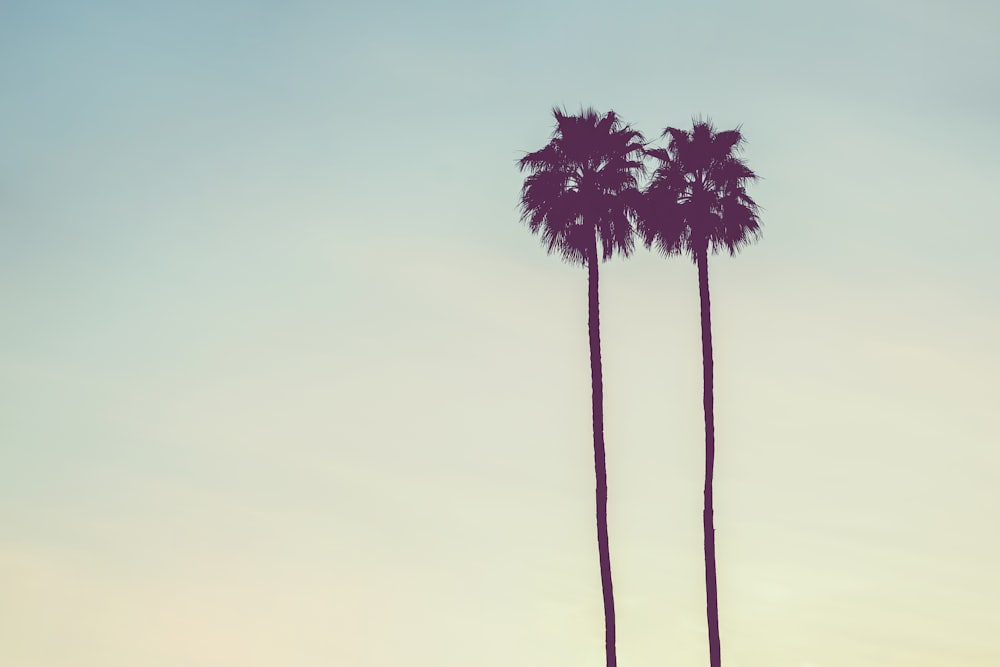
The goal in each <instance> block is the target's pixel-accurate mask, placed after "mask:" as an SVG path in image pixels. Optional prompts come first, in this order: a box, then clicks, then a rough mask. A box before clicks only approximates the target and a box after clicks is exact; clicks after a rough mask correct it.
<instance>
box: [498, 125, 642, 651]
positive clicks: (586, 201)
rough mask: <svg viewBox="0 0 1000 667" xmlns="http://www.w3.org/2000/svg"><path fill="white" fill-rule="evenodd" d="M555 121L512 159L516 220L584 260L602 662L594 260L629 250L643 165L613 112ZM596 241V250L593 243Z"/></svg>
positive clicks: (602, 465) (609, 630)
mask: <svg viewBox="0 0 1000 667" xmlns="http://www.w3.org/2000/svg"><path fill="white" fill-rule="evenodd" d="M553 114H554V115H555V119H556V128H555V131H554V132H553V135H552V139H551V140H550V141H549V143H548V144H547V145H546V146H545V147H544V148H542V149H540V150H538V151H535V152H534V153H529V154H527V155H525V156H524V157H523V158H521V160H520V161H519V163H518V166H519V168H520V169H521V171H525V170H528V171H530V172H531V173H530V175H529V176H527V177H526V178H525V180H524V186H523V187H522V188H521V219H522V220H523V221H525V222H527V224H528V228H529V229H530V230H531V232H532V233H533V234H540V235H541V239H542V242H543V244H544V245H545V246H546V250H547V251H548V252H550V253H553V252H555V253H558V254H560V255H561V256H562V258H563V259H564V260H566V261H568V262H570V263H571V264H582V265H583V266H586V267H587V276H588V281H587V284H588V292H587V294H588V305H589V316H588V331H589V334H590V379H591V391H592V408H593V429H594V469H595V474H596V477H597V492H596V495H597V550H598V554H599V557H600V566H601V587H602V590H603V593H604V631H605V652H606V654H607V667H615V665H616V664H617V661H616V654H615V601H614V591H613V589H612V585H611V554H610V550H609V547H608V479H607V464H606V460H605V451H604V387H603V379H602V372H601V335H600V313H599V309H598V284H597V280H598V270H597V268H598V263H599V261H600V259H599V258H603V259H604V260H605V261H606V260H608V259H610V258H611V256H612V255H613V254H615V253H616V252H617V253H619V254H621V255H623V256H627V255H629V254H630V253H631V252H632V249H633V227H632V220H633V216H634V206H635V204H636V202H637V201H638V194H639V193H638V190H637V182H636V174H637V173H641V172H642V169H643V167H642V155H643V154H642V146H643V144H642V135H641V134H640V133H639V132H637V131H635V130H633V129H631V128H630V127H629V126H628V125H625V124H623V123H622V122H621V120H620V119H619V118H618V116H617V115H615V113H614V112H613V111H610V112H608V113H607V114H604V115H599V114H597V113H596V112H595V111H594V110H593V109H586V110H583V111H581V112H580V114H578V115H568V114H566V113H565V112H563V111H561V110H559V109H558V108H556V109H553ZM598 242H600V246H601V247H600V250H598Z"/></svg>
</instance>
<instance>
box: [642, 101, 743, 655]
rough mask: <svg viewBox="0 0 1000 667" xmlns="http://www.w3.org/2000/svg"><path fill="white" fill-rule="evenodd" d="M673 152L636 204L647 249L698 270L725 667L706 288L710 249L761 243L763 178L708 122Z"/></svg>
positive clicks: (736, 138)
mask: <svg viewBox="0 0 1000 667" xmlns="http://www.w3.org/2000/svg"><path fill="white" fill-rule="evenodd" d="M662 136H663V137H669V141H668V144H667V148H665V149H663V148H654V149H649V150H647V151H646V153H647V154H648V155H650V156H651V157H654V158H656V160H657V162H658V163H659V164H658V166H657V167H656V169H655V170H654V172H653V177H652V180H651V182H650V184H649V186H648V187H647V188H646V190H645V191H644V193H643V197H642V201H641V202H640V204H639V205H638V219H637V221H636V226H637V230H638V232H639V234H640V235H641V236H642V239H643V241H644V242H645V244H646V246H647V247H652V246H656V248H657V249H658V250H659V251H660V252H662V253H663V254H664V255H667V256H670V255H675V254H686V255H689V256H690V257H691V258H692V259H693V260H694V262H695V264H696V265H697V267H698V290H699V294H700V301H701V348H702V367H703V371H704V395H703V399H704V410H705V492H704V493H705V508H704V512H703V517H702V518H703V523H704V531H705V592H706V602H707V604H706V612H707V617H708V644H709V658H710V664H711V667H720V665H721V664H722V656H721V644H720V640H719V601H718V587H717V584H716V564H715V520H714V508H713V498H712V493H713V487H712V483H713V474H714V465H715V406H714V387H713V375H714V367H713V361H712V319H711V302H710V298H709V289H708V255H709V251H711V252H713V253H714V252H718V251H720V250H725V251H727V252H729V253H730V254H731V255H735V254H736V252H737V251H739V250H740V249H741V248H742V247H744V246H746V245H748V244H750V243H752V242H754V241H755V240H757V239H758V238H759V237H760V221H759V219H758V207H757V204H756V203H755V202H754V201H753V199H751V198H750V197H749V196H748V195H747V193H746V186H747V184H748V183H751V182H753V181H755V180H756V179H757V175H756V174H754V173H753V171H751V170H750V168H749V167H747V165H746V163H745V162H743V160H741V159H740V158H739V157H738V153H739V152H740V149H741V147H742V144H743V136H742V134H741V133H740V131H739V129H735V130H727V131H723V132H716V130H715V128H714V127H713V126H712V124H711V122H710V121H707V120H706V121H701V120H695V121H694V124H693V128H692V129H691V130H690V131H685V130H679V129H677V128H673V127H668V128H667V129H666V130H665V131H664V132H663V135H662Z"/></svg>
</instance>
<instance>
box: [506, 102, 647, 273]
mask: <svg viewBox="0 0 1000 667" xmlns="http://www.w3.org/2000/svg"><path fill="white" fill-rule="evenodd" d="M552 112H553V114H554V115H555V118H556V129H555V131H554V132H553V136H552V139H551V140H550V141H549V143H548V144H547V145H546V146H545V147H544V148H542V149H540V150H538V151H535V152H534V153H529V154H527V155H525V156H524V157H523V158H521V160H520V161H519V162H518V166H519V168H520V169H521V171H524V170H526V169H527V170H531V171H532V172H533V173H532V174H530V175H529V176H528V177H527V178H525V181H524V186H523V187H522V188H521V219H522V220H524V221H525V222H527V223H528V228H529V229H530V230H531V232H532V233H533V234H534V233H541V238H542V242H543V243H544V244H545V245H546V249H547V250H548V252H550V253H551V252H558V253H559V254H561V255H562V257H563V259H565V260H566V261H568V262H570V263H573V264H585V263H587V260H588V257H590V256H591V255H590V253H591V252H592V251H594V255H593V256H594V257H595V258H596V256H597V255H596V239H597V238H599V239H600V240H601V247H602V251H603V252H602V254H603V257H604V259H605V260H606V259H609V258H610V257H611V256H612V255H613V254H614V253H615V252H618V253H620V254H622V255H625V256H627V255H629V254H630V253H631V252H632V249H633V245H634V244H633V229H632V219H633V217H634V214H635V207H636V204H637V202H638V191H637V183H636V174H638V173H642V172H643V166H642V146H643V143H642V142H643V138H642V134H640V133H639V132H638V131H636V130H633V129H631V128H630V127H629V126H628V125H625V124H623V123H622V122H621V120H620V119H619V118H618V116H617V115H616V114H615V112H613V111H610V112H608V113H607V114H605V115H603V116H601V115H598V114H597V113H596V112H595V111H594V110H593V109H586V110H584V111H582V112H581V113H580V114H579V115H568V114H566V113H565V112H563V111H561V110H560V109H558V108H555V109H553V110H552Z"/></svg>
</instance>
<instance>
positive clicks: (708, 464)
mask: <svg viewBox="0 0 1000 667" xmlns="http://www.w3.org/2000/svg"><path fill="white" fill-rule="evenodd" d="M697 262H698V291H699V292H700V293H701V355H702V368H703V370H704V403H705V510H704V513H703V515H702V518H703V520H704V524H705V597H706V610H707V615H708V654H709V664H710V665H711V667H720V666H721V665H722V647H721V644H720V642H719V590H718V586H717V584H716V579H715V518H714V515H713V507H712V481H713V476H714V467H715V406H714V402H715V399H714V395H713V394H714V391H713V390H714V387H713V383H714V380H713V377H712V376H713V363H712V312H711V310H712V309H711V303H710V300H709V296H708V247H707V246H705V247H703V248H701V249H700V250H699V251H698V257H697Z"/></svg>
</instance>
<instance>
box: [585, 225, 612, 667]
mask: <svg viewBox="0 0 1000 667" xmlns="http://www.w3.org/2000/svg"><path fill="white" fill-rule="evenodd" d="M597 265H598V258H597V239H596V238H595V239H594V245H593V247H592V248H591V250H590V252H589V256H588V257H587V271H588V280H587V282H588V301H589V315H588V321H587V324H588V330H589V332H590V382H591V391H592V394H591V395H592V398H593V415H594V471H595V473H596V476H597V551H598V554H599V555H600V561H601V589H602V590H603V592H604V646H605V652H606V653H607V667H616V665H617V657H616V654H615V597H614V591H613V590H612V586H611V551H610V548H609V546H608V470H607V463H606V460H605V453H604V386H603V385H604V380H603V376H602V372H601V332H600V328H601V327H600V321H601V318H600V313H599V310H598V299H597V295H598V290H597Z"/></svg>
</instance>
